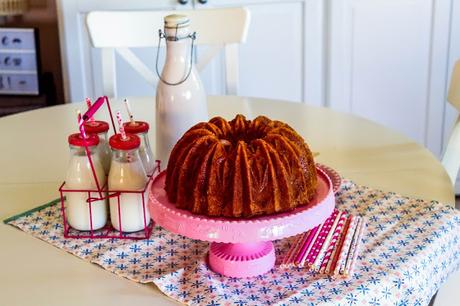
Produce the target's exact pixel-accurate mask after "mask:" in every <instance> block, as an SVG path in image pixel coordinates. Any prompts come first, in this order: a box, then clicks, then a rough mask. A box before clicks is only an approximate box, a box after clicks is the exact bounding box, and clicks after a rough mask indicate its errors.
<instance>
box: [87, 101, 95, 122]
mask: <svg viewBox="0 0 460 306" xmlns="http://www.w3.org/2000/svg"><path fill="white" fill-rule="evenodd" d="M85 100H86V106H88V109H89V108H90V107H91V99H90V98H86V99H85ZM89 121H91V122H94V117H93V116H91V118H89Z"/></svg>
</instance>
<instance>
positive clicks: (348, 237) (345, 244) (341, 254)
mask: <svg viewBox="0 0 460 306" xmlns="http://www.w3.org/2000/svg"><path fill="white" fill-rule="evenodd" d="M355 228H356V218H355V217H354V216H352V215H350V222H349V225H348V228H347V234H346V235H345V239H344V242H343V244H342V247H341V249H340V252H339V257H338V260H337V264H336V266H335V268H334V272H333V273H332V274H333V275H338V274H339V271H340V268H341V266H342V265H343V263H344V262H345V261H346V257H347V254H348V250H349V249H350V243H351V239H352V238H353V235H354V231H355Z"/></svg>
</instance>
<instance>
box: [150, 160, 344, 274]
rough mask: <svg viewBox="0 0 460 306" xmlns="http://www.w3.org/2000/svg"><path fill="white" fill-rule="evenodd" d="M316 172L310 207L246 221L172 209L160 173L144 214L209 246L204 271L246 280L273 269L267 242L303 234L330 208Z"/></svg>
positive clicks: (329, 192)
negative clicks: (316, 185) (316, 177)
mask: <svg viewBox="0 0 460 306" xmlns="http://www.w3.org/2000/svg"><path fill="white" fill-rule="evenodd" d="M317 170H318V188H317V192H316V196H315V197H314V198H313V200H312V201H311V203H310V204H308V205H306V206H304V207H299V208H297V209H295V210H293V211H291V212H288V213H282V214H276V215H271V216H264V217H258V218H252V219H228V218H210V217H206V216H202V215H195V214H192V213H191V212H189V211H185V210H182V209H178V208H176V207H175V206H174V204H173V203H170V202H169V201H168V197H167V195H166V192H165V190H164V185H165V177H166V173H165V172H164V171H163V172H162V173H160V174H159V175H158V176H157V177H156V178H155V179H154V181H153V182H152V185H151V189H150V194H149V210H150V215H151V216H152V218H153V220H154V221H155V222H156V223H157V224H158V225H161V226H162V227H163V228H165V229H167V230H169V231H171V232H173V233H176V234H180V235H183V236H186V237H189V238H192V239H198V240H204V241H210V242H211V246H210V249H209V266H210V267H211V269H212V270H213V271H215V272H218V273H220V274H222V275H225V276H229V277H239V278H241V277H252V276H257V275H261V274H264V273H266V272H268V271H270V270H271V269H272V268H273V267H274V265H275V249H274V246H273V243H272V242H271V241H272V240H277V239H281V238H286V237H290V236H293V235H297V234H300V233H303V232H305V231H307V230H309V229H311V228H313V227H315V226H317V225H318V224H320V223H322V222H324V221H325V220H326V219H327V218H328V217H329V216H330V215H331V213H332V211H333V210H334V206H335V198H334V192H333V189H332V183H331V180H330V179H329V177H328V176H327V175H326V174H325V173H324V172H323V171H322V170H321V169H320V168H317Z"/></svg>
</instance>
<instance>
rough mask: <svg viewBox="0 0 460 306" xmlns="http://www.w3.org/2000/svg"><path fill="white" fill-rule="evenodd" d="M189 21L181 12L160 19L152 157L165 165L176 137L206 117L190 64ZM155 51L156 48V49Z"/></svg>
mask: <svg viewBox="0 0 460 306" xmlns="http://www.w3.org/2000/svg"><path fill="white" fill-rule="evenodd" d="M189 25H190V20H189V18H188V17H187V16H185V15H169V16H166V17H165V18H164V33H162V32H161V31H160V40H161V39H162V38H165V40H166V61H165V65H164V67H163V71H162V73H161V75H160V74H159V72H158V56H157V73H158V74H159V77H160V80H159V82H158V86H157V92H156V121H155V124H156V137H155V141H156V145H155V148H156V154H155V155H156V157H157V158H158V159H159V160H160V161H161V162H162V164H163V165H166V164H167V162H168V158H169V154H170V153H171V150H172V148H173V147H174V145H175V144H176V142H177V141H178V140H179V138H180V137H181V136H182V135H183V134H184V133H185V132H186V131H187V130H188V129H189V128H190V127H192V126H193V125H195V124H196V123H198V122H202V121H207V120H208V109H207V103H206V94H205V92H204V89H203V84H202V83H201V79H200V77H199V75H198V73H197V72H196V70H195V67H194V65H193V61H192V60H193V42H194V40H195V33H190V28H189ZM158 52H159V50H158Z"/></svg>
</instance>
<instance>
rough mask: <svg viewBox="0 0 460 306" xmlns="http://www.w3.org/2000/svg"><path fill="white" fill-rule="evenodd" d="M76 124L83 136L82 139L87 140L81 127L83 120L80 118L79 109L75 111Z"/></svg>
mask: <svg viewBox="0 0 460 306" xmlns="http://www.w3.org/2000/svg"><path fill="white" fill-rule="evenodd" d="M77 123H78V130H79V131H80V132H81V133H82V134H83V138H85V139H86V138H88V137H86V132H85V129H84V128H82V127H81V126H82V124H83V123H84V122H83V119H82V118H81V112H80V110H79V109H77Z"/></svg>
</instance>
